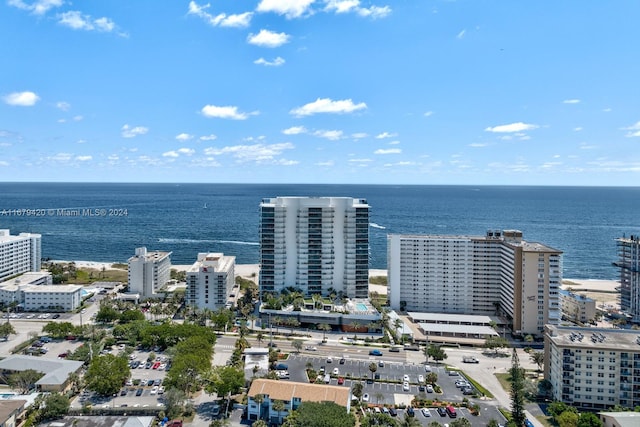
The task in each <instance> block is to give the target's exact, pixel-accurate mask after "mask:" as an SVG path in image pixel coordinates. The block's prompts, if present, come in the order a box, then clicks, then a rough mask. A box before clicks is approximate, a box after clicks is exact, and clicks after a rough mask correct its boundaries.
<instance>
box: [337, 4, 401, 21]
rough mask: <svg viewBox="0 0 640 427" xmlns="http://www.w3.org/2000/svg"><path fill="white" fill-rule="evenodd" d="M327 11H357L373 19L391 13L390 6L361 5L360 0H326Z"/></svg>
mask: <svg viewBox="0 0 640 427" xmlns="http://www.w3.org/2000/svg"><path fill="white" fill-rule="evenodd" d="M325 3H326V4H325V7H324V10H325V11H326V12H335V13H349V12H355V13H357V14H358V15H360V16H363V17H371V18H373V19H377V18H384V17H386V16H387V15H389V14H390V13H391V8H390V7H389V6H382V7H380V6H370V7H360V0H325Z"/></svg>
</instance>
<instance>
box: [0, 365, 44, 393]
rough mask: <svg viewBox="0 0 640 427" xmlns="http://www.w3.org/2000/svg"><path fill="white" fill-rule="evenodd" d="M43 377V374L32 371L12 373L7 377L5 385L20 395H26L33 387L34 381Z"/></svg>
mask: <svg viewBox="0 0 640 427" xmlns="http://www.w3.org/2000/svg"><path fill="white" fill-rule="evenodd" d="M43 376H44V374H43V373H41V372H38V371H36V370H33V369H26V370H24V371H18V372H14V373H13V374H9V376H8V377H7V384H9V387H11V389H13V390H18V391H19V392H20V394H28V393H29V390H31V388H33V387H35V383H36V381H38V380H39V379H40V378H42V377H43Z"/></svg>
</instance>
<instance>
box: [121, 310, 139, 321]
mask: <svg viewBox="0 0 640 427" xmlns="http://www.w3.org/2000/svg"><path fill="white" fill-rule="evenodd" d="M119 320H120V322H121V323H130V322H135V321H136V320H145V317H144V313H143V312H141V311H140V310H126V311H124V312H123V313H122V314H121V315H120V318H119Z"/></svg>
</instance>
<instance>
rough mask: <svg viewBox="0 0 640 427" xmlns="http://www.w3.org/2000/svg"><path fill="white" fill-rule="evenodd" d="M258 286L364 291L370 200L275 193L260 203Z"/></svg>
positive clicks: (348, 293)
mask: <svg viewBox="0 0 640 427" xmlns="http://www.w3.org/2000/svg"><path fill="white" fill-rule="evenodd" d="M260 215H261V216H260V291H261V293H264V292H272V293H273V292H275V293H278V292H280V291H282V290H283V289H285V288H288V287H293V288H298V289H300V290H301V291H302V293H303V294H305V295H306V296H309V295H313V294H321V295H323V296H326V295H328V294H329V293H330V292H331V290H333V291H335V292H337V293H341V294H342V295H343V296H344V297H347V298H368V295H369V205H368V204H367V201H366V200H364V199H353V198H350V197H277V198H271V199H263V200H262V203H261V204H260Z"/></svg>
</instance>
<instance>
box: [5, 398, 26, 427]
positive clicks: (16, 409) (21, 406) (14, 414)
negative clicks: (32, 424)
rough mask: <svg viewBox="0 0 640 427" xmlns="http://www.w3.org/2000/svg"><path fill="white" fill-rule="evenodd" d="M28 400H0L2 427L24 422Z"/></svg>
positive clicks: (11, 426)
mask: <svg viewBox="0 0 640 427" xmlns="http://www.w3.org/2000/svg"><path fill="white" fill-rule="evenodd" d="M26 405H27V401H26V400H19V399H7V400H0V427H16V426H19V425H21V424H22V423H23V422H24V419H25V416H26V409H27V408H26Z"/></svg>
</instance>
